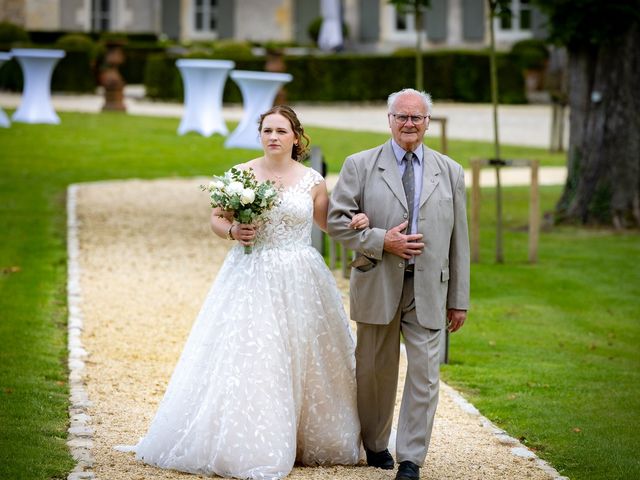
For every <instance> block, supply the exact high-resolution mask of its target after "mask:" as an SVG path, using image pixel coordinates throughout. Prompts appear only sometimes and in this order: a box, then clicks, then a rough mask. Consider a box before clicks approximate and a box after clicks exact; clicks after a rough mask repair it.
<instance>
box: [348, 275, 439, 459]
mask: <svg viewBox="0 0 640 480" xmlns="http://www.w3.org/2000/svg"><path fill="white" fill-rule="evenodd" d="M400 333H402V336H403V337H404V344H405V348H406V352H407V363H408V366H407V376H406V380H405V385H404V392H403V393H402V404H401V406H400V416H399V420H398V432H397V438H396V457H397V458H396V460H397V461H398V462H403V461H411V462H413V463H415V464H417V465H420V466H422V464H423V463H424V460H425V458H426V456H427V450H428V448H429V442H430V440H431V431H432V429H433V419H434V417H435V413H436V407H437V405H438V389H439V380H440V339H441V338H442V336H443V335H442V330H432V329H428V328H424V327H422V326H420V325H419V324H418V321H417V318H416V309H415V298H414V293H413V275H411V274H407V275H405V278H404V285H403V291H402V300H401V301H400V305H399V306H398V311H397V312H396V314H395V316H394V318H393V320H392V321H391V323H390V324H388V325H372V324H367V323H358V341H357V346H356V378H357V383H358V413H359V416H360V424H361V429H362V441H363V443H364V446H365V447H366V448H368V449H369V450H373V451H374V452H380V451H382V450H384V449H385V448H387V447H388V444H389V436H390V435H391V424H392V421H393V411H394V407H395V400H396V390H397V385H398V362H399V356H400Z"/></svg>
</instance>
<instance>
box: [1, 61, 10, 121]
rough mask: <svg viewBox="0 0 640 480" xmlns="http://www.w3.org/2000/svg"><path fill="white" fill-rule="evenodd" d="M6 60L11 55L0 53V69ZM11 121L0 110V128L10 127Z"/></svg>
mask: <svg viewBox="0 0 640 480" xmlns="http://www.w3.org/2000/svg"><path fill="white" fill-rule="evenodd" d="M8 60H11V54H10V53H7V52H0V68H2V64H3V63H4V62H6V61H8ZM10 126H11V121H10V120H9V117H7V114H6V113H4V110H2V108H0V127H5V128H6V127H10Z"/></svg>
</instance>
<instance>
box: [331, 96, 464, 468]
mask: <svg viewBox="0 0 640 480" xmlns="http://www.w3.org/2000/svg"><path fill="white" fill-rule="evenodd" d="M431 107H432V103H431V97H430V96H429V95H428V94H426V93H424V92H419V91H416V90H413V89H405V90H402V91H400V92H396V93H393V94H391V95H390V96H389V99H388V114H387V116H388V120H389V127H390V129H391V136H392V138H391V139H390V140H389V141H387V142H386V143H384V144H383V145H379V146H377V147H375V148H372V149H370V150H365V151H363V152H359V153H356V154H354V155H351V156H349V157H348V158H347V159H346V160H345V162H344V165H343V167H342V171H341V173H340V178H339V180H338V183H337V185H336V187H335V188H334V190H333V193H332V197H331V203H330V207H329V218H328V229H329V233H330V234H331V235H332V236H333V237H335V238H336V239H337V240H339V241H340V242H343V243H344V244H345V245H346V246H347V247H348V248H350V249H352V250H354V251H355V252H356V253H357V256H356V258H355V260H354V261H353V262H352V264H351V266H352V267H353V269H352V272H351V318H352V319H353V320H355V321H356V322H357V324H358V342H357V347H356V377H357V383H358V409H359V416H360V422H361V427H362V440H363V443H364V446H365V451H366V454H367V463H368V465H370V466H373V467H378V468H383V469H389V470H390V469H393V467H394V460H393V457H392V456H391V454H390V452H389V450H388V448H387V447H388V443H389V437H390V434H391V423H392V420H393V410H394V405H395V397H396V386H397V381H398V359H399V353H400V334H401V333H402V337H403V338H404V343H405V347H406V352H407V361H408V369H407V376H406V381H405V387H404V392H403V394H402V405H401V408H400V418H399V421H398V432H397V440H396V455H397V460H398V462H399V464H400V465H399V468H398V472H397V475H396V479H397V480H408V479H410V480H414V479H418V478H419V477H420V466H422V464H423V463H424V460H425V458H426V455H427V450H428V448H429V441H430V438H431V430H432V428H433V419H434V416H435V411H436V406H437V403H438V383H439V376H440V370H439V358H440V357H439V351H440V342H441V341H442V339H443V337H444V333H443V332H444V329H445V328H448V330H449V331H450V332H455V331H457V330H458V329H459V328H460V327H462V325H463V324H464V322H465V319H466V316H467V309H468V307H469V239H468V233H467V216H466V201H465V185H464V171H463V169H462V167H461V166H460V165H459V164H458V163H456V162H454V161H453V160H452V159H450V158H449V157H447V156H445V155H442V154H440V153H438V152H436V151H433V150H431V149H430V148H428V147H426V146H425V145H424V144H423V138H424V135H425V132H426V131H427V128H428V126H429V119H430V116H431ZM359 212H364V213H365V214H366V215H367V216H368V217H369V222H370V226H369V228H366V229H364V230H354V229H350V228H349V227H348V224H349V221H348V220H349V219H350V218H351V217H353V215H355V214H356V213H359Z"/></svg>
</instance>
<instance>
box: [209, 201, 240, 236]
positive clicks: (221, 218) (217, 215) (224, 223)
mask: <svg viewBox="0 0 640 480" xmlns="http://www.w3.org/2000/svg"><path fill="white" fill-rule="evenodd" d="M210 223H211V230H212V231H213V233H215V234H216V235H218V236H219V237H222V238H226V239H228V240H234V238H233V231H234V230H235V225H234V223H233V217H232V216H231V213H230V212H225V211H224V210H222V209H221V208H214V209H213V210H212V211H211V222H210Z"/></svg>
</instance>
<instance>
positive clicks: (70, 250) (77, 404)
mask: <svg viewBox="0 0 640 480" xmlns="http://www.w3.org/2000/svg"><path fill="white" fill-rule="evenodd" d="M76 193H77V186H76V185H70V186H69V188H68V189H67V256H68V260H67V302H68V306H69V307H68V308H69V318H68V326H67V328H68V349H69V390H70V398H69V401H70V406H69V420H70V425H69V435H68V438H67V445H68V446H69V449H70V450H71V455H72V456H73V459H74V460H75V461H76V466H75V468H74V469H73V470H72V472H71V473H70V474H69V476H68V477H67V479H68V480H80V479H93V478H95V474H94V473H93V471H92V468H93V454H92V453H91V449H92V447H93V428H91V417H90V416H89V414H88V408H89V407H90V406H91V401H90V400H89V396H88V395H87V392H86V390H85V388H84V386H85V363H84V359H85V358H86V356H87V352H86V350H85V349H84V348H83V346H82V329H83V317H82V310H81V308H80V305H81V300H82V292H81V290H80V264H79V262H78V259H79V253H80V243H79V239H78V217H77V215H76Z"/></svg>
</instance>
